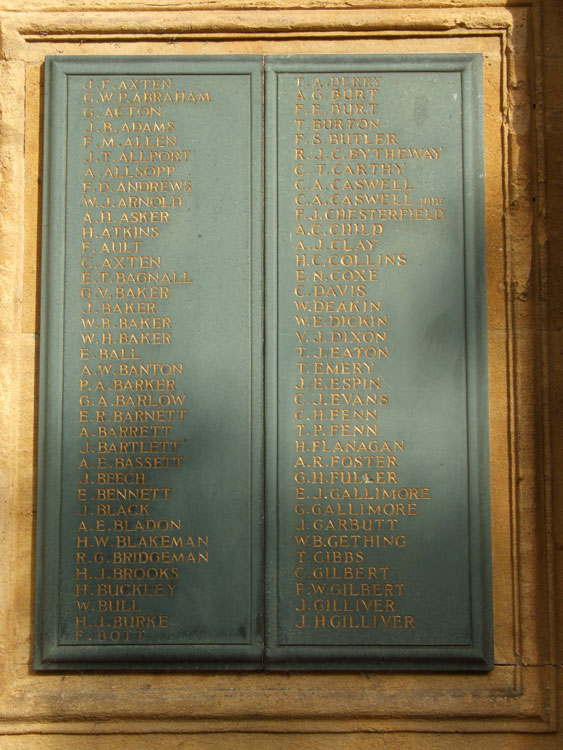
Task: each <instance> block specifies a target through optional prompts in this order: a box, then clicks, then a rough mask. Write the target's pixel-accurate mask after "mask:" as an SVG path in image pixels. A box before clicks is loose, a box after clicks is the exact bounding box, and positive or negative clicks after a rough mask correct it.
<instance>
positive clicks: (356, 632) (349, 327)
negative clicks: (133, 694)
mask: <svg viewBox="0 0 563 750" xmlns="http://www.w3.org/2000/svg"><path fill="white" fill-rule="evenodd" d="M264 64H265V67H266V88H265V96H264V95H263V91H262V72H263V66H264ZM46 67H47V71H46V73H47V75H46V84H47V85H46V91H47V101H46V108H45V111H46V125H45V190H44V193H45V203H44V242H43V279H42V284H43V288H42V305H43V306H42V330H41V396H40V444H39V483H38V495H39V526H38V529H39V530H38V564H37V628H36V631H37V645H36V667H37V668H38V669H85V668H95V669H262V668H265V669H274V670H276V669H301V670H303V669H352V670H359V669H362V670H365V669H367V670H373V669H469V670H471V669H476V670H478V669H488V668H491V666H492V636H491V621H492V616H491V604H490V580H489V579H490V571H489V565H490V540H489V519H488V493H489V483H488V438H487V433H488V417H487V387H486V385H487V384H486V329H485V312H484V311H485V289H486V285H485V278H484V268H485V262H484V261H485V246H484V209H483V154H482V149H483V134H482V125H481V119H482V114H481V109H482V104H481V75H482V73H481V63H480V58H479V56H467V55H466V56H464V55H453V56H444V55H437V56H403V57H389V56H383V57H377V56H361V57H356V56H331V57H316V56H290V57H283V58H282V57H266V58H261V57H232V56H229V57H215V56H209V57H205V58H197V57H196V58H194V57H168V58H146V57H140V58H130V57H119V58H88V57H81V58H50V59H49V60H48V62H47V66H46ZM263 128H264V131H265V148H266V151H265V158H263V154H262V131H263ZM263 180H264V185H265V190H264V189H263V186H262V181H263ZM263 227H265V229H264V228H263ZM263 246H264V247H265V253H266V283H265V288H264V289H263V285H262V248H263ZM263 314H264V315H265V323H266V325H265V335H264V331H263V330H262V316H263ZM264 354H265V358H264ZM264 377H265V379H264ZM263 387H265V396H266V413H265V415H264V414H263V412H262V400H263V399H262V392H263ZM263 435H265V440H266V442H265V451H264V448H263V445H262V436H263ZM264 461H265V464H266V467H265V468H266V482H265V493H264V492H263V480H262V473H263V472H262V467H263V464H264ZM263 514H265V517H266V524H265V528H264V529H263V527H262V515H263ZM264 574H265V581H264ZM263 617H265V621H266V629H265V632H264V633H263V632H262V619H263Z"/></svg>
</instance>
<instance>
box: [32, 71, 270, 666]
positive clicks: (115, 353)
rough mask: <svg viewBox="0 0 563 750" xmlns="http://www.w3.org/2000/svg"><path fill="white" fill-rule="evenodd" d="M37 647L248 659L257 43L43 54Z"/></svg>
mask: <svg viewBox="0 0 563 750" xmlns="http://www.w3.org/2000/svg"><path fill="white" fill-rule="evenodd" d="M46 74H47V75H46V91H47V103H46V110H45V111H46V137H45V146H46V162H45V164H46V169H45V190H44V193H45V207H44V216H45V234H44V242H43V290H42V294H43V308H42V329H41V367H42V378H41V407H40V410H41V427H40V449H39V454H40V469H39V475H40V479H39V510H40V520H39V534H38V536H39V553H38V567H37V570H38V597H37V600H38V627H37V644H38V645H37V662H36V666H37V668H40V669H52V668H61V667H64V668H80V669H82V668H85V667H98V668H107V667H110V668H132V667H135V668H159V669H162V668H179V667H186V666H189V667H190V668H222V669H223V668H233V667H237V668H242V669H244V668H253V667H256V666H257V665H259V664H260V659H261V651H262V648H261V612H262V606H261V598H260V597H261V590H262V581H261V569H262V565H261V559H262V553H261V544H262V540H261V514H262V478H261V475H262V468H261V456H262V448H261V434H262V433H261V429H262V427H261V426H262V414H261V403H262V396H261V393H262V372H261V361H260V360H261V351H262V331H261V318H262V299H261V285H262V272H261V264H262V228H261V208H260V204H261V158H262V156H261V154H262V146H261V132H262V125H261V106H262V105H261V101H262V86H261V81H262V64H261V60H260V59H259V58H258V59H257V58H252V57H250V58H244V59H241V58H237V57H234V58H229V60H228V61H227V60H224V59H217V58H189V59H187V58H174V57H171V58H166V59H165V60H163V59H149V58H97V59H96V58H78V57H76V58H60V59H59V58H51V59H49V60H48V61H47V64H46Z"/></svg>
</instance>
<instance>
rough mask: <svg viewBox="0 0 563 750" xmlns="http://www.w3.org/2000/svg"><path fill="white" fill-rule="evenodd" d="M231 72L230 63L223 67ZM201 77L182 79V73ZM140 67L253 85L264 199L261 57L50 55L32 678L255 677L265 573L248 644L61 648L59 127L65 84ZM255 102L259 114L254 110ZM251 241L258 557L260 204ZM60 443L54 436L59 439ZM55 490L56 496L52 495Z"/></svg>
mask: <svg viewBox="0 0 563 750" xmlns="http://www.w3.org/2000/svg"><path fill="white" fill-rule="evenodd" d="M225 63H228V65H226V64H225ZM187 64H188V65H189V66H190V67H195V68H196V70H193V69H188V70H186V65H187ZM139 66H142V67H143V69H144V70H145V71H146V72H147V73H152V74H158V73H160V74H163V73H170V74H171V75H181V74H187V75H195V74H201V75H213V74H216V75H224V76H228V75H237V74H239V75H240V74H247V75H249V76H250V78H251V88H250V90H249V99H250V109H251V128H252V132H253V136H254V140H253V141H252V142H251V146H250V166H251V190H252V191H253V192H255V193H258V194H261V190H262V169H261V166H262V138H263V128H262V117H261V115H262V113H261V102H262V56H261V55H232V56H231V55H228V56H219V55H214V56H207V55H198V56H191V55H171V56H170V57H166V58H164V59H163V58H160V59H155V58H153V57H151V56H147V55H139V56H133V55H132V56H104V57H100V56H96V55H94V56H46V57H45V125H44V139H43V140H44V159H43V170H44V172H43V173H44V190H43V232H42V241H41V246H42V259H41V267H42V276H41V326H40V349H39V361H40V375H39V425H38V471H37V541H36V584H35V636H34V665H33V667H34V669H35V670H36V671H61V670H64V671H68V670H80V671H83V670H103V671H110V670H111V671H118V670H122V669H123V668H126V669H127V670H128V671H133V670H136V671H161V670H189V671H204V670H214V671H216V670H221V671H223V670H235V669H236V670H255V669H257V668H260V665H261V663H262V652H263V647H262V622H261V621H262V607H261V598H262V588H263V583H262V579H261V568H260V569H259V571H256V572H255V574H254V576H253V581H252V587H251V588H252V591H251V608H252V610H253V611H252V612H251V613H250V617H249V622H250V625H251V627H252V633H251V636H250V637H249V643H248V644H243V645H240V644H194V645H189V644H187V645H185V644H182V645H180V644H150V645H145V646H135V645H128V646H123V645H113V644H112V645H106V646H89V645H76V646H74V645H72V646H69V645H64V646H61V645H59V644H58V641H57V632H58V600H59V580H58V575H57V576H53V575H52V574H51V573H50V572H49V570H55V571H58V570H59V545H60V516H59V508H60V500H59V495H60V490H61V486H62V481H63V478H62V475H61V467H62V447H61V442H62V403H63V398H64V383H63V374H64V373H63V357H62V354H61V356H59V353H62V351H63V315H64V283H63V278H64V261H65V256H66V248H65V229H64V225H65V212H66V206H65V199H64V195H65V190H66V139H63V138H60V137H59V138H58V139H57V138H55V137H54V133H55V130H56V129H57V128H58V129H59V131H60V130H62V131H63V132H64V133H66V131H67V127H68V116H67V76H69V75H73V74H74V75H87V74H92V75H100V74H108V75H111V74H116V75H118V74H120V73H136V74H137V75H139ZM253 98H255V99H256V101H258V102H259V105H260V106H259V107H257V105H256V103H255V102H253ZM251 203H252V205H251V207H250V216H251V222H252V227H251V230H250V231H251V242H252V250H251V254H250V268H249V278H250V288H249V308H250V321H251V325H252V330H253V341H252V344H251V361H250V363H249V364H250V371H249V376H250V382H251V400H252V403H251V404H250V405H249V407H250V408H251V413H252V417H251V449H250V453H251V456H250V458H251V464H252V467H251V477H252V487H251V488H249V492H250V503H251V512H252V517H251V518H250V519H249V523H250V524H251V529H252V537H253V539H254V548H256V547H258V548H259V550H260V551H261V549H262V544H263V540H262V538H261V537H262V505H263V493H262V487H263V477H262V474H263V469H262V460H261V452H262V440H263V430H262V423H263V383H262V367H261V352H262V339H263V315H262V285H263V281H262V277H263V270H262V213H261V201H251ZM53 436H55V437H53ZM52 488H54V489H52Z"/></svg>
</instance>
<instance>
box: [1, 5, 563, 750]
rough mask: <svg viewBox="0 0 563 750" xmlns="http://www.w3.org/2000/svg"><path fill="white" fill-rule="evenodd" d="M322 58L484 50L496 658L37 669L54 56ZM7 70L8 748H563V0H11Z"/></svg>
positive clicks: (4, 22)
mask: <svg viewBox="0 0 563 750" xmlns="http://www.w3.org/2000/svg"><path fill="white" fill-rule="evenodd" d="M282 35H283V38H281V36H282ZM312 51H318V52H334V53H341V52H352V51H357V52H374V51H376V52H378V53H387V52H389V53H391V52H393V53H401V52H405V53H407V52H410V53H412V52H423V51H432V52H462V51H471V52H482V53H483V55H484V65H485V123H486V171H487V196H486V198H487V239H488V267H487V272H488V308H489V359H490V364H489V373H490V414H491V417H490V423H491V481H492V499H493V509H492V528H493V564H494V600H495V638H496V652H495V653H496V664H497V666H496V668H495V670H494V671H493V672H492V673H491V674H489V675H463V674H455V675H448V674H436V675H434V674H432V675H431V674H418V675H412V674H405V675H401V674H373V675H372V674H369V675H365V674H361V675H358V674H342V675H329V674H325V675H312V676H311V675H306V674H303V675H301V674H300V675H284V674H282V675H224V674H223V675H212V674H202V675H191V674H182V675H178V674H171V675H167V674H162V675H156V674H150V675H143V674H121V675H115V674H110V675H100V674H98V675H80V674H72V675H63V674H47V675H36V674H34V673H33V671H32V669H31V668H30V664H31V644H32V633H33V625H32V617H33V569H34V541H35V539H34V534H35V531H34V513H35V498H34V484H35V468H34V467H35V458H36V453H37V451H36V445H35V442H36V422H37V405H36V393H37V347H38V338H37V330H38V312H37V309H38V308H37V303H38V296H39V292H38V288H39V287H38V282H39V273H38V261H39V257H40V246H39V239H38V236H39V235H38V227H40V224H41V221H40V197H41V185H40V181H39V180H40V162H41V145H40V133H41V117H42V111H41V106H42V105H41V101H42V96H41V63H42V60H43V58H44V56H45V55H46V54H133V53H143V54H190V53H194V54H201V53H228V52H239V53H251V52H254V53H255V52H265V53H279V52H295V53H297V52H312ZM0 80H1V82H2V85H1V86H0V212H1V220H0V289H1V292H2V296H1V299H0V362H1V371H0V399H1V403H2V410H1V411H0V420H1V421H2V423H1V425H0V427H1V429H0V436H1V439H0V545H1V546H0V549H1V550H2V562H1V565H0V748H2V750H4V748H6V749H7V750H11V749H12V748H14V750H16V749H17V750H20V749H22V750H23V748H26V750H27V749H28V748H31V750H43V749H45V750H51V749H54V748H57V750H59V748H60V749H63V750H64V749H65V748H69V749H70V748H76V747H79V748H84V749H85V750H90V748H95V749H96V750H98V749H100V750H102V749H103V748H110V747H111V748H114V747H116V746H118V747H120V748H124V749H128V748H144V747H147V748H154V750H159V749H160V748H163V749H164V748H166V749H167V750H176V748H178V749H180V748H182V749H183V748H190V750H192V749H199V748H201V749H202V750H212V749H213V750H215V748H217V749H218V750H231V748H233V749H234V748H240V747H243V746H244V747H248V748H249V749H251V748H263V747H267V748H273V749H277V748H292V749H293V748H298V749H300V748H303V749H307V750H309V749H310V748H311V749H312V748H328V749H329V750H330V749H331V748H335V749H336V748H338V749H339V750H341V749H344V750H348V749H350V750H352V749H354V750H364V749H367V748H370V749H371V748H386V750H398V749H399V748H408V749H409V750H419V749H420V750H427V749H428V750H429V749H430V748H432V749H433V750H434V749H435V748H437V749H438V750H450V749H451V750H453V749H454V748H455V750H466V748H468V749H469V748H487V750H489V748H491V749H492V750H519V749H520V748H522V749H525V750H532V749H533V750H536V748H537V749H539V750H543V749H544V748H545V749H546V750H547V749H549V750H552V749H553V750H555V748H560V747H561V745H562V744H563V729H562V728H561V727H562V725H563V715H562V713H561V705H562V704H563V701H561V700H560V701H559V704H557V700H556V698H557V673H558V672H559V685H561V684H563V668H562V663H561V654H562V653H563V628H561V626H559V627H557V622H559V623H562V622H563V576H562V575H561V572H562V569H563V497H562V495H563V465H562V462H561V461H560V460H559V457H560V456H561V455H562V454H563V427H562V425H563V419H562V417H563V374H562V373H563V368H562V367H561V363H562V362H563V310H562V308H561V303H560V300H561V298H562V292H563V260H562V257H563V256H562V252H561V248H562V244H563V214H562V212H561V209H560V206H561V204H562V201H563V177H562V175H563V171H562V166H563V148H562V146H561V143H562V142H563V104H562V101H563V98H562V96H561V91H562V83H563V2H561V0H537V1H536V0H449V1H448V0H404V2H400V0H371V1H370V0H348V1H347V2H344V1H340V2H338V1H337V0H334V1H333V2H331V1H330V0H329V1H327V0H300V1H298V0H246V1H245V2H243V0H216V2H213V0H209V1H208V2H206V1H205V0H191V1H189V0H151V1H150V2H149V1H147V2H142V1H141V0H90V1H87V0H67V1H66V2H63V0H26V2H25V3H24V2H22V0H0ZM558 654H559V656H558ZM561 697H563V696H561V695H560V698H561ZM557 705H559V708H557ZM76 734H79V735H81V736H79V737H77V736H76Z"/></svg>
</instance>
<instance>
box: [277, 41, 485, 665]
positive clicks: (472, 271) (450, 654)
mask: <svg viewBox="0 0 563 750" xmlns="http://www.w3.org/2000/svg"><path fill="white" fill-rule="evenodd" d="M297 66H298V67H297ZM374 68H377V69H378V70H380V71H384V72H388V71H393V72H409V71H415V72H419V71H420V72H424V71H436V72H459V73H460V75H461V81H462V83H461V90H462V111H461V117H462V135H463V143H462V158H463V163H464V165H468V167H467V168H464V171H463V206H464V220H463V232H464V249H465V260H464V263H465V292H466V295H465V315H466V352H467V373H466V374H467V404H468V406H469V404H471V405H472V406H473V408H472V409H471V410H470V409H469V408H467V418H468V431H467V434H468V475H469V491H468V514H469V541H470V561H469V566H468V567H469V576H470V605H471V632H472V636H473V642H472V645H470V646H448V645H447V644H444V645H443V646H422V647H420V646H418V645H416V646H293V645H292V646H280V645H278V639H277V608H278V597H277V559H276V562H275V563H271V564H270V566H269V568H268V565H267V569H266V604H265V608H266V617H265V622H266V634H267V635H266V646H265V664H266V666H267V668H268V669H269V670H272V671H275V670H279V671H287V670H289V669H291V670H297V671H312V670H324V671H329V670H334V671H352V670H353V671H385V670H393V671H411V670H421V671H476V672H477V671H478V672H487V671H491V670H492V669H493V668H494V645H493V613H492V567H491V521H490V472H489V410H488V371H487V345H488V338H487V310H486V289H487V287H486V241H485V188H484V124H483V57H482V55H481V54H480V53H475V54H474V53H459V54H458V53H452V54H439V53H437V54H412V55H365V54H352V55H349V56H348V55H340V56H339V60H338V62H336V63H335V62H334V57H333V56H331V55H324V54H321V55H268V56H266V58H265V84H264V88H265V122H266V123H267V124H266V128H267V130H266V139H265V142H266V152H265V159H264V169H265V173H266V177H265V207H266V208H265V236H266V248H265V257H266V261H265V272H266V297H267V299H266V305H267V307H266V311H265V314H266V327H268V321H271V328H272V330H276V331H277V324H276V321H277V263H276V260H275V259H276V258H277V256H278V250H277V218H272V217H277V210H276V186H277V162H276V148H277V142H276V138H275V137H273V136H272V135H271V136H270V137H268V127H269V129H270V130H271V131H273V130H274V128H276V127H277V125H276V123H277V97H276V96H272V95H269V90H270V88H273V87H274V85H275V83H274V80H275V76H276V74H277V73H287V72H297V70H299V71H303V72H313V73H314V72H319V73H330V72H332V71H334V70H337V71H347V70H349V71H352V70H357V71H360V72H362V71H366V72H368V71H373V70H374ZM269 81H272V83H271V84H270V83H269ZM269 217H270V218H269ZM268 297H269V300H268ZM277 352H278V344H277V336H272V335H270V339H269V341H267V342H266V376H265V377H266V402H265V409H266V420H267V423H268V424H269V425H270V426H271V427H272V431H271V434H275V435H276V436H277V402H278V397H277V388H276V372H277V361H278V354H277ZM274 425H275V429H274V427H273V426H274ZM271 442H272V445H269V443H268V441H267V444H266V497H267V498H276V499H277V497H278V481H277V437H276V440H275V441H274V440H272V441H271ZM276 514H277V502H276V503H270V507H268V503H267V502H266V538H267V539H269V540H270V541H269V542H267V543H269V544H270V545H273V546H275V549H276V550H277V535H276V527H277V524H276ZM272 540H276V542H275V544H274V543H273V541H272ZM273 558H274V555H273V554H271V555H270V558H269V560H270V561H271V560H272V559H273Z"/></svg>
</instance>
